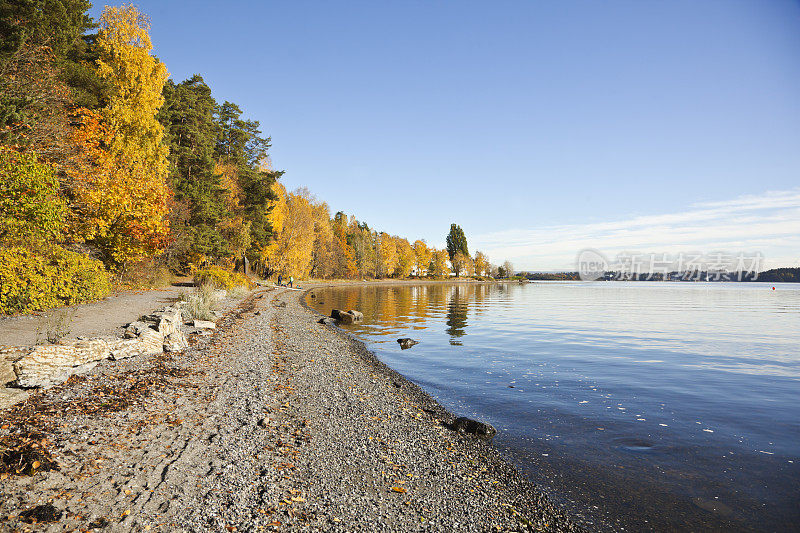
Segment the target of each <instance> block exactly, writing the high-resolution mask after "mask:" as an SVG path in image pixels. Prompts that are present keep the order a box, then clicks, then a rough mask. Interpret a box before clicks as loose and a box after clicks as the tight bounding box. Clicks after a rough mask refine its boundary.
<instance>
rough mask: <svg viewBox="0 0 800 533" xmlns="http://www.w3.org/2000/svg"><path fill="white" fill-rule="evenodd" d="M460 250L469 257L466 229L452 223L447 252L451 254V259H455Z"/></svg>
mask: <svg viewBox="0 0 800 533" xmlns="http://www.w3.org/2000/svg"><path fill="white" fill-rule="evenodd" d="M458 252H461V253H462V254H464V255H465V256H467V257H469V250H468V249H467V238H466V237H465V236H464V230H462V229H461V226H459V225H458V224H450V233H449V234H448V235H447V254H448V255H449V256H450V261H453V258H455V256H456V254H457V253H458Z"/></svg>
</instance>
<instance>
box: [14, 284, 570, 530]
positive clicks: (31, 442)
mask: <svg viewBox="0 0 800 533" xmlns="http://www.w3.org/2000/svg"><path fill="white" fill-rule="evenodd" d="M318 318H319V315H317V314H316V313H315V312H314V311H313V310H309V309H307V308H305V307H304V302H303V298H302V292H294V291H286V290H282V289H266V290H265V289H259V290H257V291H255V292H254V293H253V294H251V295H250V296H249V297H248V298H246V299H245V300H244V301H243V302H242V303H241V304H240V305H239V306H238V307H236V308H235V309H234V310H232V311H231V312H230V313H228V314H227V315H226V316H225V317H223V318H222V319H221V320H219V321H218V324H217V331H216V333H215V334H214V335H212V336H204V337H196V338H192V339H190V346H189V348H187V349H186V350H183V351H179V352H169V353H160V354H142V355H139V356H137V357H132V358H128V359H123V360H116V361H111V360H104V361H102V362H101V364H99V365H97V366H96V367H94V368H92V369H90V370H89V371H87V372H86V373H84V374H82V375H80V376H73V377H71V378H70V379H69V380H68V381H67V382H66V383H64V384H61V385H57V386H55V387H52V388H50V389H47V390H45V391H42V392H39V393H36V394H34V395H32V396H31V397H30V398H28V399H27V400H26V401H24V402H22V403H20V404H18V405H16V406H14V407H12V408H10V409H6V410H3V411H0V446H4V448H0V453H2V454H3V456H2V457H3V461H4V463H3V464H7V463H9V462H13V460H17V461H21V462H22V463H24V464H25V467H24V468H22V470H21V471H19V472H17V471H16V470H13V469H12V470H11V471H9V469H8V468H4V469H2V470H0V472H4V473H3V474H0V477H2V478H3V479H2V480H0V529H3V530H8V531H25V530H37V531H38V530H42V531H63V530H65V529H78V530H92V529H95V530H109V531H130V530H140V531H144V530H148V531H237V530H238V531H257V530H267V531H268V530H280V531H283V530H303V531H306V530H325V531H328V530H335V531H375V530H378V531H411V530H413V531H416V530H430V531H452V530H459V529H464V530H474V531H491V530H498V531H528V530H530V531H538V530H547V531H576V530H579V529H580V528H579V527H577V526H576V525H575V524H574V523H573V522H572V521H571V520H570V519H569V518H568V517H566V516H565V515H564V514H563V513H562V512H560V511H559V510H558V509H557V508H555V507H553V506H552V505H551V504H549V503H548V502H547V500H546V498H545V497H544V496H543V495H542V494H541V493H540V492H539V491H538V490H537V489H536V488H535V487H533V486H532V484H531V483H530V482H528V481H527V480H525V479H524V478H523V477H522V476H521V475H520V474H519V473H518V472H517V471H516V470H515V469H514V468H513V467H511V466H510V465H509V464H508V463H507V462H506V461H504V460H503V459H502V457H501V456H500V454H499V452H498V451H497V450H496V449H495V448H494V447H493V446H491V445H490V444H487V443H486V442H485V441H484V440H482V439H479V438H477V437H474V436H472V435H464V434H461V433H458V432H456V431H453V429H451V428H452V427H453V426H452V423H453V422H454V417H453V415H452V414H450V413H448V412H447V411H446V410H445V409H444V408H442V407H441V406H440V405H438V404H437V403H436V402H434V401H433V400H432V399H431V398H430V397H429V396H428V395H427V394H426V393H424V391H422V390H421V389H419V388H418V387H417V386H416V385H414V384H413V383H411V382H409V381H408V380H406V379H405V378H403V377H402V376H401V375H399V374H397V373H396V372H394V371H393V370H392V369H390V368H388V367H387V366H386V365H384V364H383V363H381V362H380V361H378V360H377V359H376V358H375V356H374V355H373V354H371V353H370V352H369V351H368V350H367V349H366V347H365V346H364V345H363V343H361V342H359V341H357V340H355V339H353V338H352V337H350V336H349V335H347V334H346V333H344V332H342V331H341V330H339V329H338V328H336V327H333V326H330V325H326V324H320V323H318ZM12 448H13V449H14V450H20V453H18V454H17V455H18V456H14V457H12V456H10V455H9V454H8V453H6V452H3V451H2V450H6V451H8V450H11V449H12ZM22 463H20V464H22ZM37 463H38V464H37ZM33 465H36V466H35V467H34V466H33ZM0 468H2V465H0Z"/></svg>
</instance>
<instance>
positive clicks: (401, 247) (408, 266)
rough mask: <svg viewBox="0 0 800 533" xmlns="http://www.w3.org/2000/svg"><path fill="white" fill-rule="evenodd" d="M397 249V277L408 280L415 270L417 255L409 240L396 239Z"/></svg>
mask: <svg viewBox="0 0 800 533" xmlns="http://www.w3.org/2000/svg"><path fill="white" fill-rule="evenodd" d="M396 247H397V271H396V274H397V277H400V278H407V277H408V275H409V274H411V271H412V270H413V269H414V264H415V255H414V248H412V247H411V244H409V242H408V240H407V239H401V238H398V239H396Z"/></svg>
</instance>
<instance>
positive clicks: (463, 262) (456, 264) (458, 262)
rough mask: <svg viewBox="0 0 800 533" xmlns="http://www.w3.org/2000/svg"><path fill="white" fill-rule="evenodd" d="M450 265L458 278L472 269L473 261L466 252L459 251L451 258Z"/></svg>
mask: <svg viewBox="0 0 800 533" xmlns="http://www.w3.org/2000/svg"><path fill="white" fill-rule="evenodd" d="M450 264H451V265H452V267H453V273H454V274H455V275H456V277H458V276H460V275H461V274H462V273H466V271H468V270H469V269H470V268H471V264H472V260H471V259H470V258H469V256H468V255H466V254H465V253H464V252H462V251H461V250H458V251H457V252H456V253H455V255H453V257H452V258H450Z"/></svg>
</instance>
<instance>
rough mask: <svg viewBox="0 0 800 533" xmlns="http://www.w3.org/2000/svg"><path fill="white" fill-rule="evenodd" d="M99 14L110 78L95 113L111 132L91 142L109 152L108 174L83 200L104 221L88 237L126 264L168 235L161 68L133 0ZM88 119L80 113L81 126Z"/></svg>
mask: <svg viewBox="0 0 800 533" xmlns="http://www.w3.org/2000/svg"><path fill="white" fill-rule="evenodd" d="M100 20H101V22H100V33H99V35H98V40H97V46H98V51H99V58H98V60H97V65H98V73H99V75H100V76H101V77H102V78H103V79H104V80H105V81H106V82H107V84H108V85H107V88H108V89H107V90H108V93H107V94H106V100H107V104H106V106H105V107H104V108H103V109H102V110H101V116H102V122H103V123H104V124H103V129H104V130H105V131H106V132H107V133H108V134H109V135H107V136H105V139H104V140H102V141H100V142H99V143H97V148H98V149H101V150H107V152H108V154H109V155H110V157H111V160H112V166H113V169H112V174H113V176H112V177H111V178H110V179H107V178H108V176H105V177H100V179H99V180H95V181H96V183H97V185H98V186H99V185H100V184H101V183H103V182H105V183H107V184H108V187H109V188H108V189H107V190H105V191H103V195H102V196H103V197H102V198H101V199H100V200H99V201H97V202H94V203H92V202H88V203H85V204H84V206H85V207H87V208H88V209H89V211H91V214H92V215H93V216H94V217H95V219H96V222H97V223H98V224H101V225H102V227H101V229H100V230H99V231H97V232H96V234H95V235H94V236H93V240H94V241H95V243H96V244H98V245H99V246H100V247H101V249H102V250H103V251H104V253H105V258H106V260H107V261H109V262H112V263H115V264H124V263H126V262H128V261H131V260H138V259H141V258H142V257H146V256H148V255H152V254H153V253H154V252H155V251H156V250H159V249H161V248H163V246H164V245H165V244H166V239H167V237H168V231H169V227H168V221H167V202H168V200H169V198H170V195H171V192H170V190H169V188H168V186H167V183H166V179H165V178H166V176H167V147H166V146H165V145H164V144H163V143H162V138H163V136H164V130H163V127H162V126H161V124H160V123H159V122H158V120H156V113H157V112H158V109H159V107H161V104H162V103H163V97H162V95H161V91H162V89H163V87H164V82H165V81H166V79H167V69H166V67H165V66H164V65H163V63H161V62H159V61H158V60H157V59H156V58H155V57H153V56H152V55H150V51H151V50H152V45H151V42H150V36H149V34H148V31H149V23H148V21H147V18H146V17H145V16H144V15H143V14H142V13H140V12H139V11H138V10H137V9H136V8H135V7H133V6H123V7H119V8H115V7H107V8H106V9H105V10H104V11H103V14H102V16H101V19H100ZM83 116H84V117H90V114H89V113H86V112H84V113H83ZM92 120H94V117H91V119H89V121H92ZM87 126H88V124H87V122H86V121H83V123H82V125H81V127H83V128H86V127H87ZM80 135H82V134H79V137H80ZM88 137H93V134H88ZM91 142H94V141H91ZM106 144H107V146H103V145H106ZM90 151H91V150H90ZM89 181H90V182H91V181H92V180H91V178H90V180H89ZM92 196H97V195H92Z"/></svg>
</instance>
